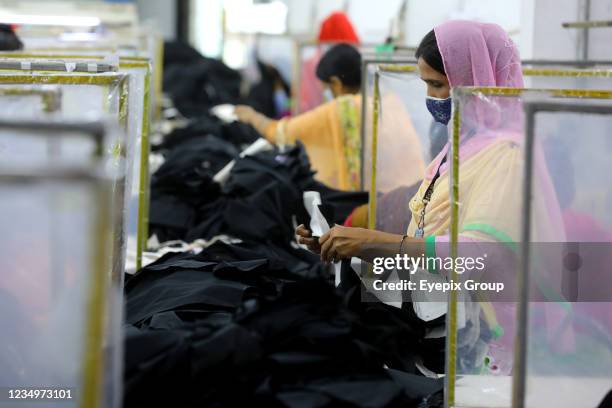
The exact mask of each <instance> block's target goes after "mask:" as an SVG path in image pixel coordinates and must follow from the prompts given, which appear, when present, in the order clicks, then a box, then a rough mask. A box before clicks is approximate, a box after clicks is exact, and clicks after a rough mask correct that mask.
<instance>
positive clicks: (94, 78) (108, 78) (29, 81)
mask: <svg viewBox="0 0 612 408" xmlns="http://www.w3.org/2000/svg"><path fill="white" fill-rule="evenodd" d="M14 72H15V73H11V74H10V75H6V74H5V75H0V85H93V86H103V87H111V86H117V87H118V88H119V93H120V95H119V117H118V119H119V123H120V124H121V125H123V126H125V124H126V120H127V114H128V106H127V85H128V83H127V76H126V75H124V74H118V73H109V74H90V75H87V74H77V75H74V74H70V75H66V74H61V73H41V74H40V75H29V74H26V73H21V72H17V71H14Z"/></svg>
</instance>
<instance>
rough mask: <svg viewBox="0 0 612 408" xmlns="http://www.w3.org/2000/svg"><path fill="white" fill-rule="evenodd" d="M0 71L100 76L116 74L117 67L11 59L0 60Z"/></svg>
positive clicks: (101, 64) (78, 62)
mask: <svg viewBox="0 0 612 408" xmlns="http://www.w3.org/2000/svg"><path fill="white" fill-rule="evenodd" d="M0 70H8V71H50V72H87V73H91V74H100V73H104V72H116V71H117V67H116V66H114V65H112V64H108V63H104V62H100V63H98V62H81V61H76V62H71V63H66V62H59V61H44V60H40V59H39V60H33V61H15V60H11V59H4V60H0Z"/></svg>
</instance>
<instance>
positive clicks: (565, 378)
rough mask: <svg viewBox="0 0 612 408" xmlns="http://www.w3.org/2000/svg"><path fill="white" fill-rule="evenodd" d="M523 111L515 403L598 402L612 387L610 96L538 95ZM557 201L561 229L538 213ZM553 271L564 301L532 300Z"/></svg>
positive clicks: (562, 404) (570, 404)
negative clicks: (543, 303) (545, 190)
mask: <svg viewBox="0 0 612 408" xmlns="http://www.w3.org/2000/svg"><path fill="white" fill-rule="evenodd" d="M611 96H612V95H607V97H608V98H610V97H611ZM602 98H603V95H602ZM526 113H527V116H526V123H527V129H526V134H527V136H528V137H529V138H530V140H531V141H532V143H531V145H532V146H533V147H532V150H531V155H530V161H529V162H528V164H530V165H529V166H528V171H529V179H530V180H535V181H536V182H532V183H531V185H530V186H529V187H530V190H531V197H532V199H531V200H530V202H529V205H530V207H529V208H530V212H531V217H530V219H529V223H527V224H525V227H524V229H525V230H526V231H528V232H529V239H528V241H526V242H528V246H527V248H526V249H525V250H524V252H526V253H527V254H528V258H527V262H526V263H525V268H524V269H523V270H522V272H523V281H526V282H527V283H528V285H526V287H527V288H528V290H529V293H528V294H527V295H526V296H525V297H524V300H526V301H525V302H524V303H523V305H522V306H524V312H525V315H524V320H522V321H521V323H523V324H522V329H523V334H524V335H523V336H521V338H522V342H521V344H520V346H522V349H521V347H519V350H522V351H523V353H522V354H520V357H521V359H519V360H520V361H523V362H524V367H523V368H524V374H525V377H524V378H517V381H518V380H520V379H523V382H519V383H518V384H519V385H521V386H524V388H522V387H519V388H518V389H519V390H521V389H522V390H524V391H525V393H524V394H523V395H521V394H520V393H519V394H518V395H517V396H516V399H517V401H516V402H515V404H516V405H517V406H525V407H541V406H555V407H560V408H564V407H568V408H569V407H595V406H598V405H599V404H600V403H601V401H602V400H603V398H604V397H605V395H606V394H607V393H608V392H609V391H610V389H612V275H611V274H610V273H609V272H610V262H612V258H611V255H610V254H612V188H610V187H609V186H610V182H609V174H611V172H612V162H611V161H610V154H611V153H612V100H610V99H608V100H603V99H602V100H597V101H596V100H593V99H565V100H562V101H560V100H555V101H550V100H533V101H530V102H528V103H527V104H526ZM577 138H578V139H577ZM539 169H548V171H549V173H550V176H551V180H550V186H551V188H550V190H551V193H550V194H541V193H538V191H541V183H538V182H537V177H536V175H537V172H538V171H539ZM555 199H556V200H555ZM551 205H555V206H556V205H558V207H559V212H560V215H559V217H560V219H559V221H560V222H559V223H558V227H557V228H556V229H552V228H550V227H548V226H547V225H542V224H540V223H539V222H538V209H540V208H548V207H550V206H551ZM544 228H546V229H547V230H546V231H543V229H544ZM525 230H524V231H523V233H525ZM543 235H546V236H547V238H548V239H547V241H548V242H547V243H546V244H541V243H540V242H541V239H540V237H541V236H543ZM542 246H545V247H544V248H542ZM551 271H552V272H551ZM550 280H552V281H554V282H558V283H559V284H560V287H561V297H560V301H559V302H556V303H555V304H552V305H548V308H547V309H544V310H540V309H538V308H534V307H533V298H534V297H535V296H536V295H537V293H538V290H539V283H540V282H546V281H550ZM543 312H547V314H544V313H543ZM517 374H518V373H517Z"/></svg>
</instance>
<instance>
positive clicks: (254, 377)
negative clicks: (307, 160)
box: [125, 243, 442, 407]
mask: <svg viewBox="0 0 612 408" xmlns="http://www.w3.org/2000/svg"><path fill="white" fill-rule="evenodd" d="M315 260H316V257H314V256H313V255H312V254H310V253H308V252H306V251H303V250H287V249H284V248H277V247H274V246H271V245H261V244H241V245H227V244H222V243H217V244H214V245H213V246H211V247H209V248H207V249H205V250H204V251H203V252H202V253H200V254H198V255H189V254H178V255H177V254H171V255H167V256H165V257H163V258H161V259H160V260H158V261H157V262H156V263H154V264H152V265H150V266H148V267H146V268H144V269H143V270H142V271H141V272H140V273H139V274H137V275H136V276H135V277H133V278H132V279H130V280H129V281H128V282H127V284H126V295H127V322H128V327H127V331H126V361H125V376H126V379H125V406H126V407H131V406H134V407H137V406H138V407H140V406H146V405H153V406H160V405H163V406H174V407H196V406H207V407H208V406H212V407H217V406H218V407H226V406H246V405H253V406H266V407H286V406H289V407H336V406H340V407H342V406H345V407H411V406H416V405H417V404H419V403H420V402H421V401H422V400H423V398H424V397H425V396H426V395H428V394H430V393H433V392H436V391H437V390H439V389H441V387H442V384H441V382H440V381H437V380H430V379H426V378H423V377H420V376H417V375H414V374H410V373H406V372H398V371H395V370H386V369H384V368H383V365H384V364H387V365H389V366H396V367H400V366H401V367H402V368H407V369H408V370H404V371H413V372H414V366H413V365H411V364H410V362H411V361H412V356H411V354H412V350H415V347H416V346H417V345H418V343H419V333H421V332H422V329H421V328H420V327H418V323H417V324H416V325H414V324H413V322H411V321H410V319H409V318H406V317H405V316H404V315H403V313H402V311H398V310H393V308H387V307H385V305H380V304H378V305H372V306H370V305H366V306H365V307H355V306H359V305H361V303H360V302H357V301H355V299H353V300H351V299H350V294H348V293H344V292H342V291H338V290H336V289H335V288H334V287H333V283H332V282H331V279H330V278H331V277H330V276H329V275H328V274H327V273H326V270H325V268H324V267H323V265H322V264H320V263H318V262H316V261H315ZM347 296H348V297H347Z"/></svg>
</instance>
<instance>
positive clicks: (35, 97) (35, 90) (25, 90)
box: [0, 85, 62, 118]
mask: <svg viewBox="0 0 612 408" xmlns="http://www.w3.org/2000/svg"><path fill="white" fill-rule="evenodd" d="M61 97H62V93H61V90H60V89H59V88H58V87H56V86H44V85H41V86H19V87H17V86H13V87H7V88H2V89H0V106H2V114H3V115H5V116H9V117H10V116H17V115H20V116H25V117H30V118H35V117H40V116H43V115H47V114H50V113H54V112H57V111H59V110H60V108H61Z"/></svg>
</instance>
